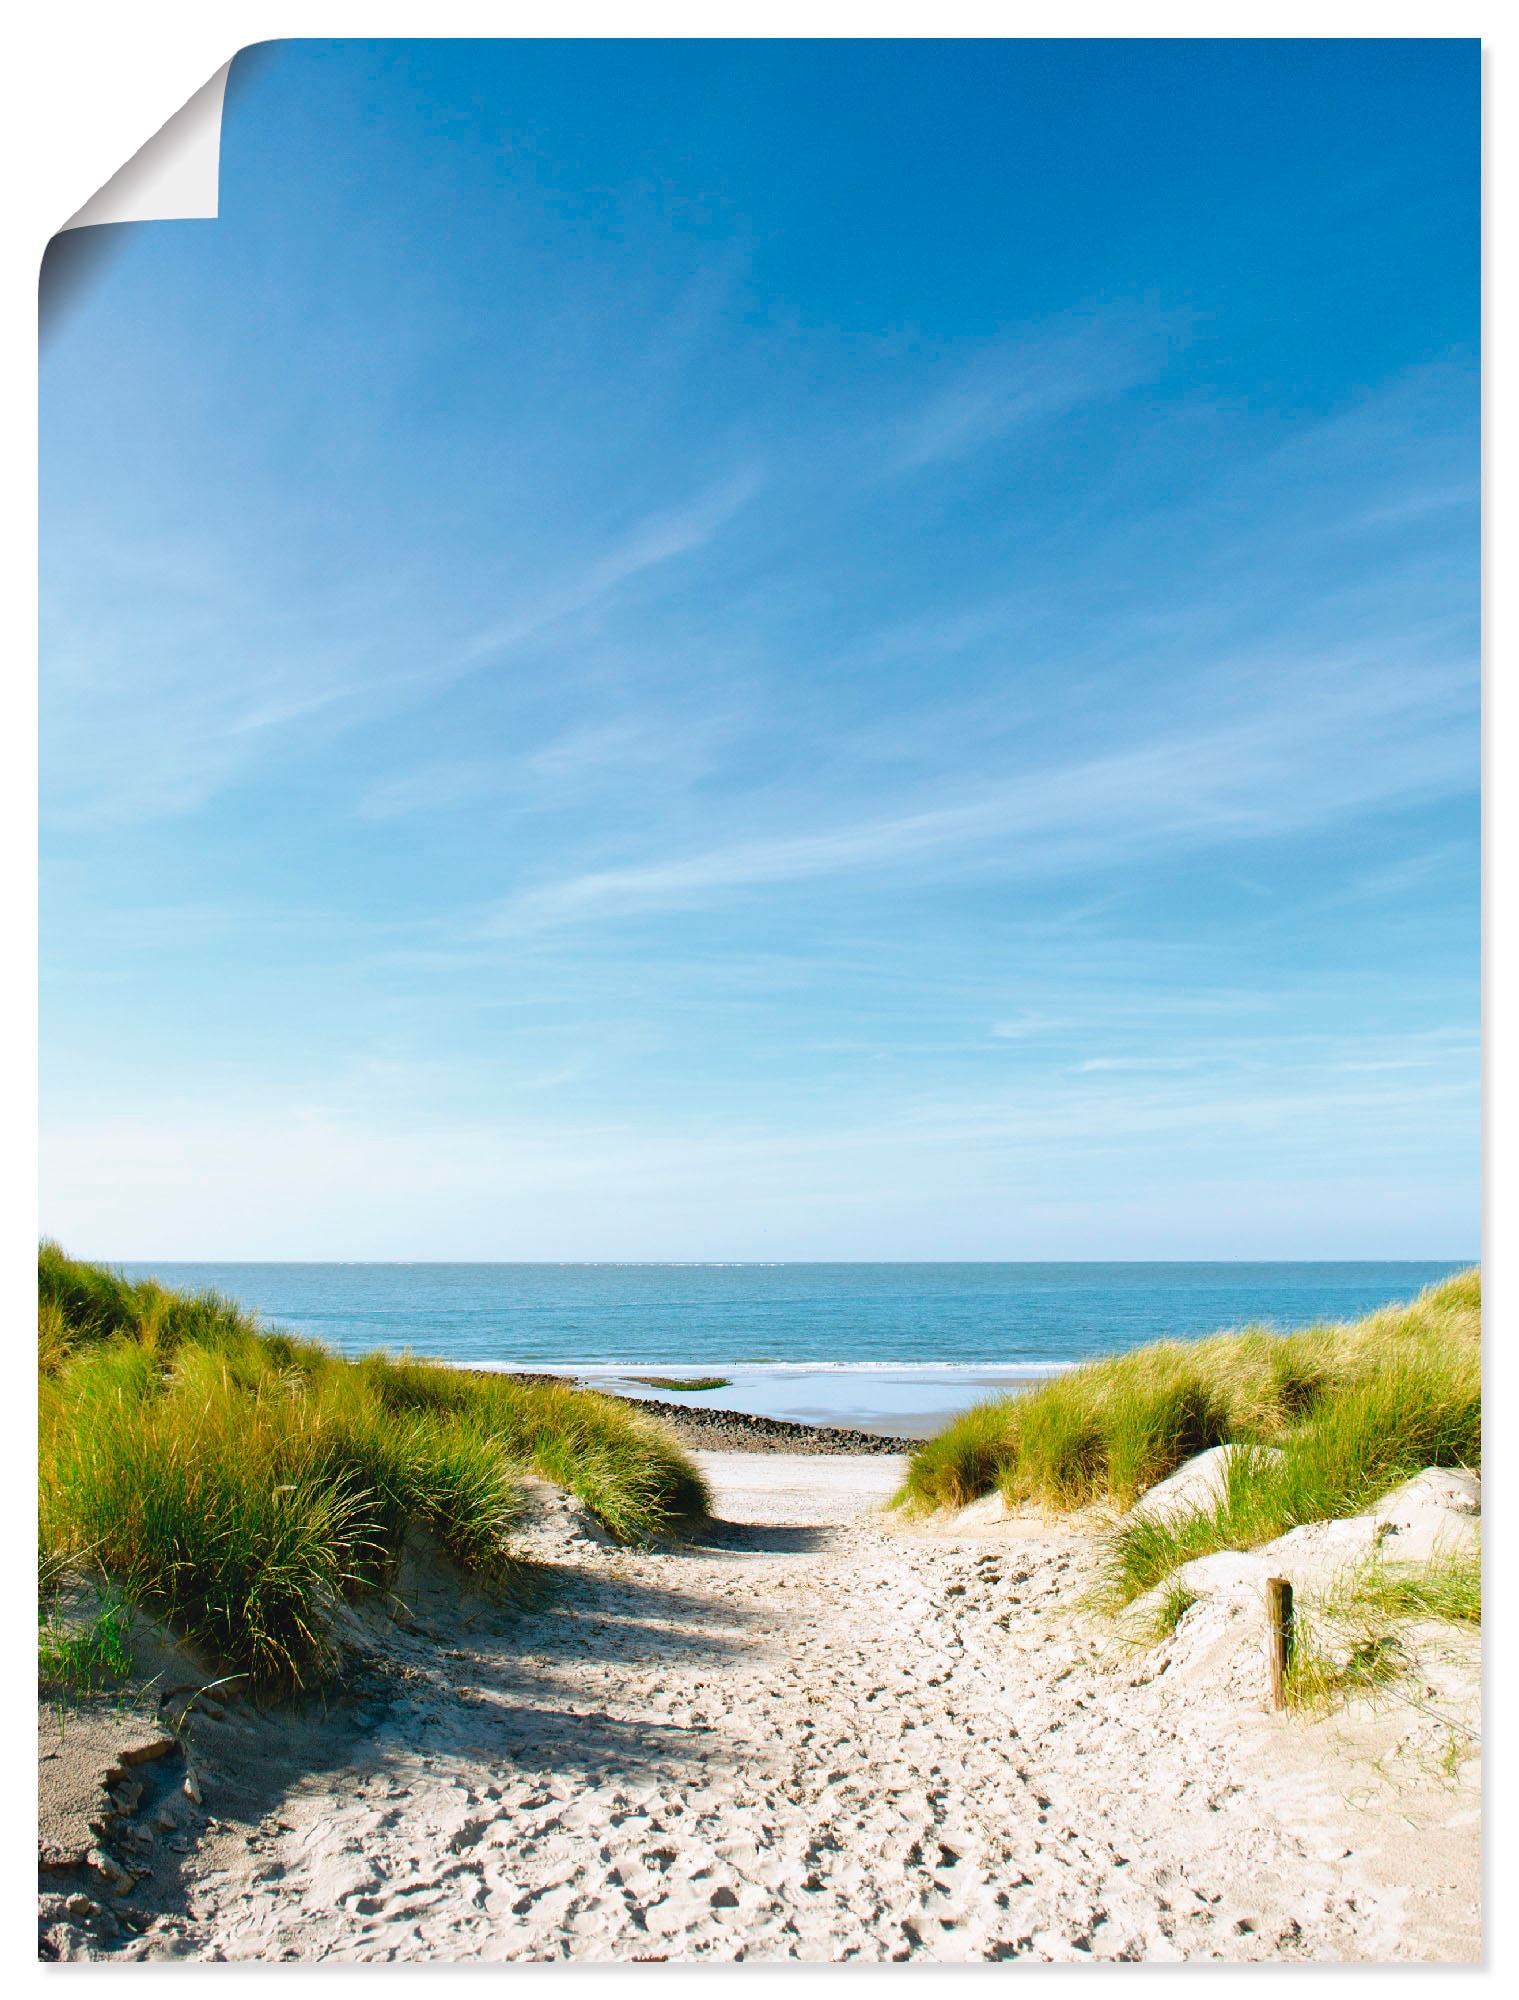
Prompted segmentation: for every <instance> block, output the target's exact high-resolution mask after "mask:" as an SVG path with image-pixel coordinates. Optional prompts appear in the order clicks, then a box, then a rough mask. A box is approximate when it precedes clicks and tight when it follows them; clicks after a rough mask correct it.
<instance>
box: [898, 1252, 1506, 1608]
mask: <svg viewBox="0 0 1519 2000" xmlns="http://www.w3.org/2000/svg"><path fill="white" fill-rule="evenodd" d="M1481 1316H1482V1287H1481V1274H1480V1272H1479V1271H1478V1270H1476V1269H1473V1270H1469V1271H1463V1272H1461V1273H1459V1274H1458V1275H1457V1276H1455V1277H1453V1278H1448V1279H1446V1280H1445V1281H1444V1282H1443V1283H1441V1284H1438V1285H1432V1286H1430V1287H1429V1288H1428V1289H1427V1290H1426V1291H1424V1292H1422V1293H1421V1294H1420V1295H1419V1297H1418V1298H1417V1299H1415V1300H1414V1301H1413V1302H1412V1303H1411V1304H1409V1305H1406V1306H1387V1307H1384V1308H1383V1309H1382V1310H1381V1311H1379V1312H1375V1313H1371V1314H1369V1315H1368V1316H1367V1317H1366V1318H1365V1319H1361V1320H1357V1321H1355V1322H1353V1323H1352V1324H1349V1325H1342V1326H1331V1325H1320V1326H1313V1327H1308V1328H1306V1329H1305V1330H1304V1331H1302V1332H1300V1333H1293V1334H1273V1333H1270V1332H1267V1331H1264V1330H1262V1329H1258V1328H1247V1329H1245V1330H1244V1331H1242V1332H1237V1333H1219V1334H1214V1335H1211V1336H1210V1337H1208V1338H1207V1339H1203V1340H1195V1341H1177V1340H1169V1341H1157V1342H1155V1343H1153V1344H1152V1345H1150V1346H1147V1347H1141V1348H1136V1349H1135V1350H1133V1351H1132V1352H1131V1353H1128V1354H1123V1355H1117V1356H1114V1357H1112V1358H1111V1359H1106V1360H1101V1361H1093V1362H1088V1363H1086V1364H1085V1365H1084V1366H1082V1367H1080V1368H1075V1369H1072V1370H1071V1371H1070V1372H1069V1373H1068V1374H1065V1375H1060V1376H1057V1377H1055V1378H1054V1379H1053V1380H1051V1381H1048V1382H1045V1383H1043V1384H1041V1385H1040V1387H1039V1388H1037V1389H1034V1390H1031V1391H1029V1392H1028V1393H1027V1394H1025V1395H1021V1396H1010V1397H1005V1398H1003V1399H1001V1400H999V1401H997V1402H992V1403H983V1404H980V1405H978V1406H977V1407H976V1408H974V1409H972V1410H968V1411H967V1412H966V1413H965V1415H964V1416H963V1417H960V1418H959V1419H958V1420H957V1421H956V1422H955V1423H953V1424H951V1425H950V1426H949V1427H948V1429H947V1430H945V1431H943V1432H941V1433H940V1435H939V1436H938V1437H936V1438H933V1439H931V1440H930V1441H929V1442H928V1443H927V1444H926V1445H924V1446H923V1447H922V1448H921V1449H920V1450H919V1451H917V1452H916V1453H914V1455H913V1458H912V1461H911V1463H910V1465H909V1467H908V1473H907V1478H906V1480H905V1482H904V1483H903V1486H902V1488H901V1490H900V1491H899V1493H898V1494H897V1496H896V1498H897V1504H898V1505H900V1506H903V1507H905V1508H907V1509H908V1510H909V1511H914V1512H926V1511H928V1510H930V1509H933V1508H937V1507H963V1506H965V1505H967V1504H968V1503H969V1502H970V1501H972V1500H975V1499H978V1498H979V1497H980V1496H981V1495H982V1494H985V1493H990V1492H992V1491H994V1490H1000V1491H1001V1492H1002V1493H1003V1494H1004V1495H1005V1496H1006V1498H1007V1499H1008V1500H1009V1502H1012V1503H1014V1504H1016V1503H1019V1502H1023V1501H1032V1502H1035V1503H1037V1504H1039V1505H1042V1506H1046V1507H1049V1508H1053V1509H1071V1508H1076V1507H1082V1506H1086V1505H1089V1504H1091V1503H1093V1502H1101V1503H1104V1504H1106V1505H1109V1506H1111V1507H1114V1508H1117V1509H1125V1508H1128V1507H1129V1506H1130V1505H1132V1503H1133V1501H1134V1500H1135V1499H1137V1498H1138V1496H1139V1495H1140V1494H1141V1493H1142V1492H1144V1491H1145V1489H1146V1488H1147V1487H1149V1486H1152V1485H1154V1484H1155V1482H1156V1481H1157V1480H1160V1479H1164V1478H1165V1477H1166V1476H1167V1474H1169V1473H1171V1472H1174V1471H1175V1470H1176V1469H1177V1467H1178V1466H1180V1465H1182V1464H1183V1463H1185V1461H1186V1460H1187V1459H1189V1458H1191V1457H1193V1456H1194V1455H1195V1454H1196V1453H1198V1452H1200V1451H1205V1450H1207V1449H1208V1447H1209V1446H1211V1445H1217V1444H1225V1443H1231V1444H1234V1445H1236V1446H1237V1447H1239V1448H1238V1449H1237V1450H1236V1451H1234V1452H1232V1453H1231V1454H1230V1456H1229V1461H1228V1466H1227V1472H1226V1478H1225V1482H1224V1487H1223V1491H1222V1493H1221V1495H1220V1497H1219V1499H1218V1501H1217V1503H1216V1504H1215V1505H1214V1506H1212V1507H1210V1508H1207V1509H1204V1510H1202V1511H1200V1512H1198V1513H1196V1514H1194V1515H1191V1516H1188V1517H1186V1518H1185V1519H1183V1520H1180V1521H1169V1522H1168V1521H1153V1520H1144V1519H1138V1520H1134V1521H1130V1522H1123V1523H1121V1524H1120V1525H1119V1526H1118V1527H1117V1529H1116V1531H1115V1533H1114V1535H1113V1537H1112V1540H1111V1543H1110V1546H1109V1551H1108V1563H1109V1582H1110V1585H1111V1594H1112V1596H1113V1598H1114V1599H1115V1600H1116V1601H1117V1602H1120V1603H1122V1602H1127V1601H1128V1600H1129V1599H1131V1598H1134V1597H1137V1596H1138V1595H1140V1593H1141V1592H1143V1591H1145V1590H1148V1589H1149V1588H1150V1587H1151V1586H1152V1585H1154V1584H1156V1583H1158V1582H1160V1581H1161V1580H1162V1579H1163V1578H1164V1577H1165V1576H1167V1575H1169V1574H1170V1572H1171V1571H1172V1570H1173V1569H1175V1568H1177V1567H1178V1566H1179V1565H1180V1564H1181V1563H1184V1562H1187V1561H1189V1560H1190V1559H1191V1558H1192V1557H1194V1556H1199V1555H1206V1554H1209V1553H1211V1552H1212V1551H1213V1550H1216V1549H1225V1548H1251V1547H1255V1546H1258V1545H1259V1544H1261V1543H1263V1542H1269V1541H1273V1540H1275V1538H1276V1537H1277V1536H1278V1535H1280V1534H1283V1533H1284V1532H1285V1531H1286V1530H1287V1529H1289V1528H1292V1527H1296V1526H1298V1525H1299V1524H1300V1523H1303V1522H1306V1521H1319V1520H1328V1519H1332V1518H1335V1517H1337V1516H1341V1515H1345V1514H1352V1513H1355V1512H1357V1511H1359V1510H1360V1509H1361V1508H1364V1507H1366V1506H1369V1505H1370V1504H1371V1503H1372V1502H1374V1501H1375V1500H1376V1499H1378V1498H1379V1497H1380V1496H1381V1495H1382V1494H1383V1493H1386V1492H1388V1491H1389V1490H1390V1489H1391V1488H1392V1487H1394V1486H1396V1485H1398V1484H1399V1483H1400V1482H1401V1481H1402V1480H1404V1479H1408V1478H1411V1477H1412V1476H1413V1474H1414V1473H1416V1472H1419V1471H1421V1470H1422V1469H1423V1468H1424V1467H1425V1466H1428V1465H1446V1466H1468V1467H1476V1466H1478V1465H1480V1463H1481V1450H1482V1381H1481Z"/></svg>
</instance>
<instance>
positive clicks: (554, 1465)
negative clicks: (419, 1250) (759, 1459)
mask: <svg viewBox="0 0 1519 2000" xmlns="http://www.w3.org/2000/svg"><path fill="white" fill-rule="evenodd" d="M38 1288H39V1304H38V1358H39V1365H40V1372H41V1379H40V1389H39V1400H40V1545H41V1548H42V1550H43V1552H44V1559H45V1560H46V1561H47V1562H48V1563H50V1564H51V1565H53V1566H54V1567H56V1566H58V1565H61V1564H65V1563H67V1562H69V1561H70V1560H77V1561H88V1562H89V1563H91V1564H93V1565H96V1566H98V1567H99V1568H100V1569H101V1570H103V1571H104V1572H105V1574H106V1575H107V1576H108V1577H110V1578H111V1579H113V1580H114V1581H115V1582H116V1583H117V1584H118V1585H119V1586H120V1588H121V1589H122V1590H123V1591H125V1593H126V1594H127V1596H128V1598H130V1599H131V1600H132V1601H134V1602H137V1603H141V1604H142V1605H144V1606H145V1607H147V1608H149V1609H151V1610H154V1611H156V1612H158V1613H160V1614H162V1615H164V1616H166V1617H167V1618H168V1619H169V1620H170V1621H171V1622H172V1623H174V1624H175V1625H176V1626H177V1627H178V1628H179V1629H180V1630H182V1631H183V1632H184V1633H185V1634H186V1635H187V1636H189V1637H190V1638H192V1639H194V1640H196V1641H197V1642H199V1643H200V1644H202V1645H204V1646H206V1647H208V1648H209V1649H211V1650H212V1651H213V1652H214V1653H216V1654H217V1655H218V1656H219V1657H221V1658H223V1659H225V1660H227V1661H228V1662H230V1663H232V1664H234V1665H236V1666H238V1667H240V1668H243V1669H245V1670H246V1671H247V1672H248V1673H249V1674H250V1675H251V1676H252V1678H253V1679H254V1681H255V1682H256V1683H258V1684H261V1685H264V1686H270V1687H286V1688H296V1687H301V1686H304V1685H308V1684H310V1683H312V1682H313V1681H316V1680H320V1679H321V1678H323V1677H324V1676H325V1675H327V1674H328V1673H330V1672H331V1670H332V1668H333V1666H334V1664H335V1656H334V1652H333V1647H332V1642H331V1638H330V1633H329V1627H330V1622H331V1614H332V1611H333V1609H334V1607H335V1606H336V1604H337V1603H338V1601H339V1599H340V1598H341V1597H343V1596H344V1595H351V1594H353V1593H355V1592H358V1591H362V1590H365V1589H372V1588H376V1587H379V1586H382V1585H383V1584H385V1583H386V1582H387V1581H388V1580H389V1578H390V1577H391V1576H392V1575H393V1573H394V1569H395V1565H396V1562H397V1560H398V1557H399V1553H400V1549H401V1545H402V1542H403V1540H404V1537H405V1535H406V1533H407V1531H408V1529H409V1528H412V1527H418V1528H424V1529H426V1530H427V1531H428V1532H429V1533H430V1534H431V1535H432V1536H433V1537H434V1538H435V1540H436V1541H437V1542H438V1543H439V1544H440V1545H441V1546H442V1547H443V1549H444V1550H445V1551H446V1552H447V1554H448V1555H449V1556H450V1557H451V1558H452V1560H453V1561H454V1562H455V1563H457V1564H458V1565H459V1567H460V1568H461V1569H463V1570H465V1571H467V1572H468V1573H470V1574H471V1575H473V1576H475V1577H477V1578H479V1579H481V1580H482V1581H485V1582H490V1583H497V1584H505V1583H509V1582H510V1581H511V1579H512V1576H513V1574H514V1572H515V1571H516V1569H517V1565H515V1564H514V1560H513V1557H512V1553H511V1533H512V1527H513V1524H514V1522H515V1521H516V1520H517V1519H518V1518H519V1516H520V1513H521V1507H522V1491H521V1476H522V1474H523V1473H525V1472H529V1471H531V1472H536V1473H539V1474H541V1475H542V1476H544V1477H546V1478H549V1479H551V1480H554V1481H555V1482H557V1483H558V1484H560V1485H562V1486H564V1487H566V1488H568V1489H569V1490H570V1491H571V1492H574V1493H576V1494H577V1495H578V1496H579V1497H580V1498H581V1499H582V1500H583V1501H584V1502H585V1504H586V1505H587V1506H588V1507H589V1508H590V1509H591V1511H592V1512H593V1513H594V1514H595V1515H596V1516H597V1517H598V1518H599V1519H600V1520H601V1521H602V1522H603V1523H604V1524H605V1525H606V1526H607V1528H608V1529H610V1530H611V1532H612V1533H613V1534H614V1535H616V1536H618V1537H619V1538H620V1539H622V1540H625V1541H639V1540H645V1539H647V1538H649V1537H650V1536H653V1535H657V1534H661V1533H666V1532H669V1531H671V1530H674V1529H676V1528H678V1527H679V1526H680V1524H682V1523H683V1522H685V1521H687V1520H689V1519H691V1518H693V1517H698V1516H700V1515H701V1514H703V1513H704V1512H705V1511H706V1509H707V1505H708V1499H709V1496H708V1492H707V1489H706V1485H705V1483H704V1481H703V1479H702V1476H701V1474H700V1473H699V1472H698V1471H697V1469H696V1467H695V1466H694V1465H693V1464H692V1463H691V1461H690V1459H689V1458H687V1457H686V1456H685V1454H684V1453H683V1452H682V1451H681V1450H680V1448H679V1446H678V1445H677V1444H676V1443H675V1441H674V1440H673V1439H672V1438H671V1437H670V1436H669V1434H668V1433H667V1432H666V1431H665V1430H663V1429H662V1428H661V1426H660V1425H659V1424H658V1423H657V1422H656V1421H655V1420H654V1419H652V1418H651V1417H649V1416H647V1415H644V1414H642V1413H640V1412H638V1411H637V1410H635V1409H632V1408H630V1407H629V1406H628V1405H627V1404H625V1403H619V1402H617V1401H615V1400H614V1399H613V1398H611V1397H606V1396H597V1395H593V1394H589V1393H587V1392H585V1391H581V1390H576V1389H570V1388H565V1387H561V1386H557V1385H554V1384H545V1383H536V1382H520V1381H518V1380H516V1379H515V1378H513V1377H512V1376H510V1375H495V1374H486V1373H475V1372H465V1371H462V1370H457V1369H451V1368H446V1367H442V1366H440V1365H437V1364H434V1363H429V1362H422V1361H415V1360H411V1359H409V1358H403V1359H400V1360H391V1359H389V1358H387V1357H385V1356H383V1355H369V1356H366V1357H365V1358H364V1359H363V1360H361V1361H356V1362H354V1361H345V1360H342V1359H340V1358H339V1357H338V1356H336V1355H334V1354H332V1353H330V1352H329V1351H328V1350H327V1349H325V1348H324V1347H322V1346H320V1345H319V1344H318V1343H317V1342H315V1341H309V1340H301V1339H297V1338H294V1337H292V1336H291V1335H288V1334H284V1333H279V1332H271V1331H265V1330H264V1329H262V1328H261V1327H260V1326H259V1325H258V1324H257V1322H256V1321H255V1320H254V1319H253V1318H252V1317H251V1316H250V1315H248V1314H247V1313H245V1312H243V1311H242V1310H241V1309H240V1308H239V1307H237V1306H236V1305H234V1304H233V1303H232V1302H230V1301H229V1300H226V1299H222V1298H219V1297H217V1296H216V1294H214V1293H209V1292H208V1293H198V1294H194V1295H190V1294H185V1293H181V1292H174V1291H171V1290H169V1289H167V1288H166V1287H163V1286H160V1285H158V1284H155V1283H153V1282H152V1281H145V1282H141V1283H132V1282H129V1281H128V1280H127V1279H125V1278H123V1277H122V1276H121V1275H120V1274H119V1273H116V1272H113V1271H110V1270H107V1269H105V1268H103V1267H102V1266H99V1265H93V1264H84V1263H80V1262H78V1261H76V1260H75V1259H73V1258H70V1257H67V1256H65V1254H64V1253H63V1251H62V1250H60V1249H59V1248H58V1246H57V1245H56V1244H51V1243H45V1244H44V1245H43V1246H42V1249H41V1252H40V1254H39V1259H38Z"/></svg>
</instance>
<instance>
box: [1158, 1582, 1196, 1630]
mask: <svg viewBox="0 0 1519 2000" xmlns="http://www.w3.org/2000/svg"><path fill="white" fill-rule="evenodd" d="M1196 1602H1197V1592H1196V1591H1195V1590H1188V1588H1187V1586H1186V1585H1185V1584H1184V1583H1173V1584H1172V1585H1171V1587H1170V1589H1169V1590H1167V1591H1165V1592H1164V1593H1163V1595H1162V1597H1161V1600H1160V1602H1159V1604H1157V1605H1156V1607H1155V1618H1154V1622H1153V1623H1152V1625H1151V1627H1150V1630H1149V1632H1148V1633H1147V1634H1146V1637H1147V1638H1148V1640H1149V1643H1150V1644H1151V1645H1152V1646H1158V1645H1159V1644H1160V1642H1161V1640H1162V1639H1169V1638H1170V1636H1171V1634H1172V1633H1173V1632H1174V1631H1175V1630H1176V1628H1177V1626H1178V1625H1179V1624H1180V1623H1181V1621H1182V1620H1183V1618H1185V1617H1186V1615H1187V1613H1188V1612H1189V1611H1190V1610H1191V1609H1192V1607H1193V1605H1194V1604H1196Z"/></svg>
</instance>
